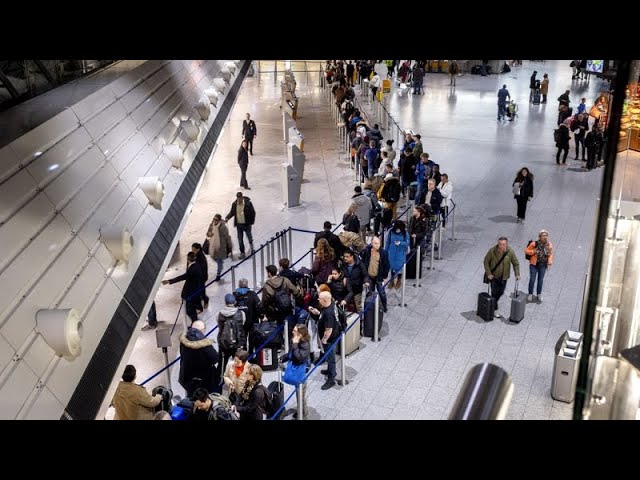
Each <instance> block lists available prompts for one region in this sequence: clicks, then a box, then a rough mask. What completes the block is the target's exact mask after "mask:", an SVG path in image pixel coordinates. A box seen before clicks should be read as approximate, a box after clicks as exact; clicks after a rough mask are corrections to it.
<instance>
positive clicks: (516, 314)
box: [509, 282, 527, 323]
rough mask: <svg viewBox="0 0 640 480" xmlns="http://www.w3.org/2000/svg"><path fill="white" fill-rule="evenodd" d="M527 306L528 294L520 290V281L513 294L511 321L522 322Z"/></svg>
mask: <svg viewBox="0 0 640 480" xmlns="http://www.w3.org/2000/svg"><path fill="white" fill-rule="evenodd" d="M526 306H527V295H526V294H525V293H524V292H519V291H518V282H516V287H515V289H514V291H513V294H512V295H511V313H510V314H509V321H510V322H514V323H520V322H521V321H522V319H523V318H524V311H525V308H526Z"/></svg>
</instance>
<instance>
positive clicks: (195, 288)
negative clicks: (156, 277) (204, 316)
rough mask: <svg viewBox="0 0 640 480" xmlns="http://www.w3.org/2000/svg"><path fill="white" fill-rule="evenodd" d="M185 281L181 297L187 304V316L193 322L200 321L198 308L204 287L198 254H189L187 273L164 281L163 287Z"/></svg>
mask: <svg viewBox="0 0 640 480" xmlns="http://www.w3.org/2000/svg"><path fill="white" fill-rule="evenodd" d="M182 281H184V285H183V286H182V292H181V294H180V296H181V297H182V299H183V300H185V302H186V308H187V315H188V316H189V318H190V319H191V322H195V321H196V320H198V312H197V308H198V306H200V305H201V302H200V291H199V290H200V288H201V287H202V270H201V269H200V265H198V263H197V262H196V254H195V253H193V252H189V253H188V254H187V271H186V272H185V273H183V274H182V275H180V276H178V277H175V278H172V279H170V280H163V281H162V285H167V284H174V283H176V282H182Z"/></svg>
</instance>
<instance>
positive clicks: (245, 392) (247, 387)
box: [240, 380, 256, 402]
mask: <svg viewBox="0 0 640 480" xmlns="http://www.w3.org/2000/svg"><path fill="white" fill-rule="evenodd" d="M255 385H256V384H254V383H251V382H250V381H249V380H247V381H246V383H245V384H244V387H242V392H240V398H242V400H244V401H245V402H246V401H248V400H249V395H251V391H252V390H253V387H255Z"/></svg>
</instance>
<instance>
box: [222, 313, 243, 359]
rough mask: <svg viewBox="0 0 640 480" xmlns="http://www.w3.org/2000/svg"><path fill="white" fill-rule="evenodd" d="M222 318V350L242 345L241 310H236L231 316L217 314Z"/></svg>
mask: <svg viewBox="0 0 640 480" xmlns="http://www.w3.org/2000/svg"><path fill="white" fill-rule="evenodd" d="M218 318H219V319H220V318H222V319H223V320H222V321H223V323H222V329H221V333H220V340H219V342H220V348H222V349H223V350H233V349H235V348H238V347H241V346H243V345H244V341H243V340H244V339H243V337H244V330H243V329H242V318H243V316H242V312H241V311H240V310H238V311H237V312H236V314H235V315H234V316H233V317H225V316H223V315H220V316H218Z"/></svg>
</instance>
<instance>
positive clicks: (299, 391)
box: [296, 383, 307, 420]
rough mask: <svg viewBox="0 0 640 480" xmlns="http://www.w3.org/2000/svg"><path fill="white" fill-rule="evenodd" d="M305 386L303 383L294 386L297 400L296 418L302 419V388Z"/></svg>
mask: <svg viewBox="0 0 640 480" xmlns="http://www.w3.org/2000/svg"><path fill="white" fill-rule="evenodd" d="M305 388H307V386H306V385H305V384H304V383H300V384H299V385H298V387H297V388H296V400H297V402H298V420H304V409H303V405H304V403H303V402H304V389H305Z"/></svg>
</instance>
